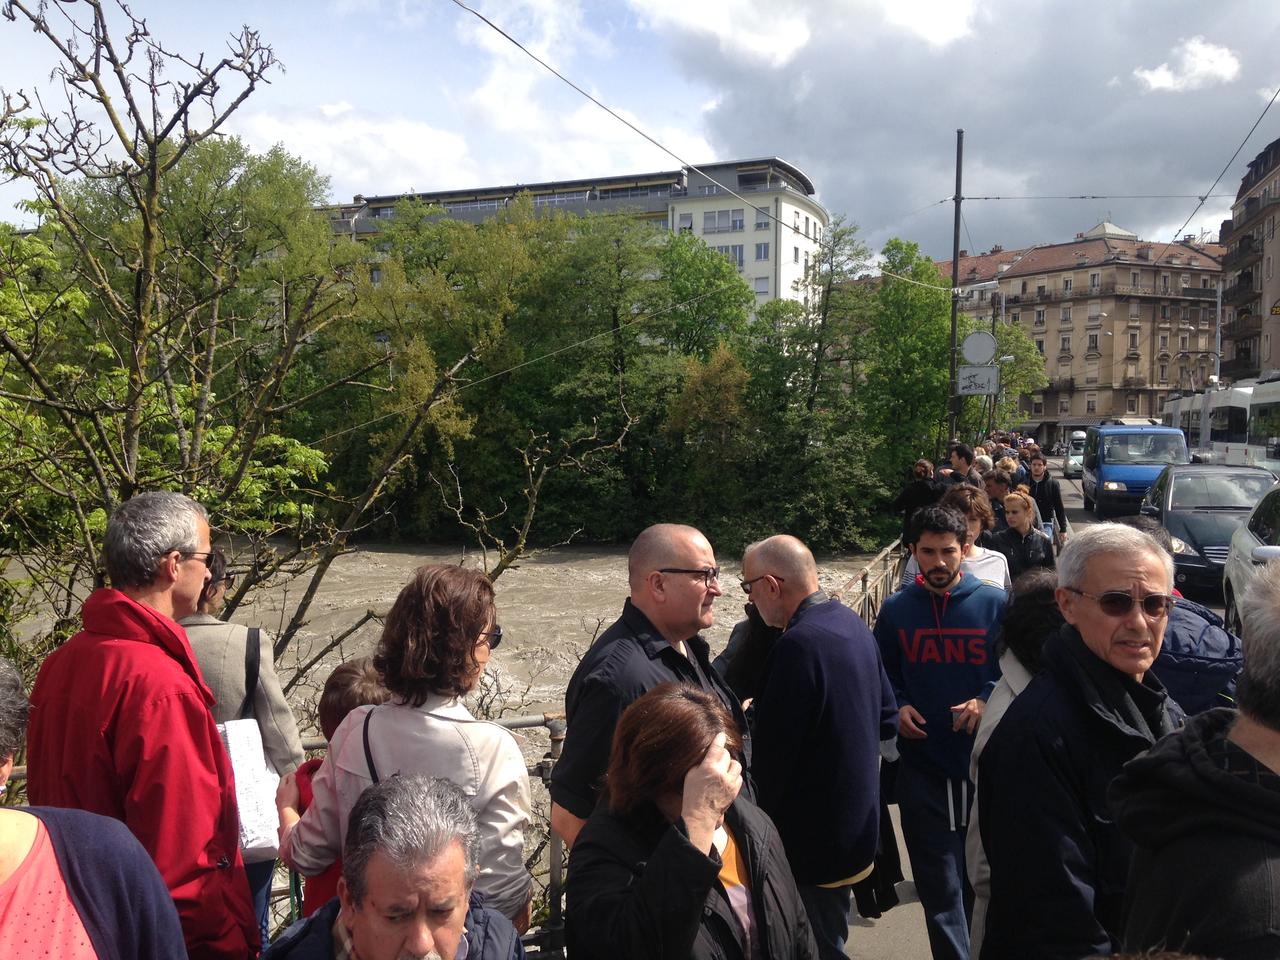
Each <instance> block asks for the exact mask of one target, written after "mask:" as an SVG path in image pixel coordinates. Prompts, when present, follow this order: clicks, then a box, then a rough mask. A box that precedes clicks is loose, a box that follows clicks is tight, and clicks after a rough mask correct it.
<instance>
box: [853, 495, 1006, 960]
mask: <svg viewBox="0 0 1280 960" xmlns="http://www.w3.org/2000/svg"><path fill="white" fill-rule="evenodd" d="M915 531H916V541H915V543H914V544H913V545H912V548H911V549H912V554H913V555H914V556H915V558H916V563H917V564H918V565H919V567H920V575H919V576H918V577H916V582H915V583H914V584H911V585H909V586H907V587H906V588H905V589H903V590H900V591H898V592H897V593H895V594H894V595H893V596H892V597H890V598H889V599H888V600H886V601H885V602H884V607H883V608H882V609H881V611H880V616H879V617H878V618H877V620H876V629H875V636H876V640H877V641H878V642H879V645H880V654H881V656H882V658H883V660H884V667H885V671H886V673H887V674H888V677H889V682H890V683H891V684H892V685H893V691H894V695H895V698H896V702H897V706H898V746H899V750H900V751H901V754H902V769H901V771H900V772H899V774H898V783H897V790H898V807H899V809H900V811H901V813H902V834H903V838H904V839H905V840H906V843H907V853H908V855H909V856H910V858H911V870H912V873H913V874H914V877H915V883H916V890H917V892H918V893H919V894H920V904H921V906H923V907H924V915H925V926H926V929H927V930H928V934H929V946H930V949H931V950H932V953H933V957H934V960H968V957H969V910H970V909H971V907H972V891H970V890H969V888H968V884H967V881H966V879H965V876H966V874H965V862H964V842H965V833H966V830H967V827H968V822H969V807H970V805H971V804H972V802H973V785H972V784H971V783H970V782H969V753H970V751H971V750H972V748H973V735H974V731H975V730H976V729H977V727H978V721H979V720H980V719H981V717H982V711H983V708H984V707H985V706H986V697H987V696H988V695H989V694H990V692H991V689H992V688H993V687H994V685H995V681H996V680H997V679H999V677H1000V668H999V665H998V664H997V662H996V658H995V656H994V651H993V649H992V644H993V643H994V640H995V634H996V631H997V629H998V627H999V623H1000V617H1001V615H1002V614H1003V613H1004V605H1005V592H1004V591H1003V590H1001V589H1000V588H998V587H993V586H989V585H987V584H985V583H983V582H982V581H980V580H978V579H977V578H976V577H973V576H971V575H967V574H964V573H963V572H962V571H961V569H960V560H961V557H962V555H963V550H964V545H965V541H966V540H967V539H968V535H969V531H968V525H967V524H966V523H965V518H964V517H963V516H961V515H960V514H959V513H958V512H956V511H955V510H951V509H948V508H946V507H939V506H933V507H925V508H924V509H923V510H920V511H919V512H918V513H917V514H916V516H915Z"/></svg>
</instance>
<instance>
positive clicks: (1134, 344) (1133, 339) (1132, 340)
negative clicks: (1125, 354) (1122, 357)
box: [1129, 330, 1138, 350]
mask: <svg viewBox="0 0 1280 960" xmlns="http://www.w3.org/2000/svg"><path fill="white" fill-rule="evenodd" d="M1129 349H1130V350H1137V349H1138V331H1137V330H1130V331H1129Z"/></svg>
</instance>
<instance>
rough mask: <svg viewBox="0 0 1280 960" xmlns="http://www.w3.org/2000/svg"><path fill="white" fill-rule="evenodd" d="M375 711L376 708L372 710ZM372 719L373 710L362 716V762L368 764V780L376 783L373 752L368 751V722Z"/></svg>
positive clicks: (376, 776)
mask: <svg viewBox="0 0 1280 960" xmlns="http://www.w3.org/2000/svg"><path fill="white" fill-rule="evenodd" d="M374 709H375V710H376V709H377V708H376V707H375V708H374ZM372 718H373V710H370V711H369V712H368V713H366V714H365V715H364V760H365V763H367V764H369V779H370V780H372V781H373V782H374V783H377V782H378V768H377V767H375V766H374V765H373V751H372V750H370V749H369V721H370V720H371V719H372Z"/></svg>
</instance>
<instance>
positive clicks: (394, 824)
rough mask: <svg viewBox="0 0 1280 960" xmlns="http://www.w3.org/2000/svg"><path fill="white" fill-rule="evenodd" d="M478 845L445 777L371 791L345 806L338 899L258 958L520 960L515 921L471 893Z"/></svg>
mask: <svg viewBox="0 0 1280 960" xmlns="http://www.w3.org/2000/svg"><path fill="white" fill-rule="evenodd" d="M479 842H480V840H479V835H478V831H477V828H476V815H475V813H474V812H473V811H472V809H471V804H470V803H469V802H468V801H467V798H466V796H465V795H464V794H463V792H462V790H461V789H460V788H459V787H457V786H456V785H454V784H453V783H450V782H449V781H448V780H444V779H441V778H438V777H436V778H428V777H400V776H396V777H388V778H387V779H386V780H382V781H381V782H379V783H375V784H373V786H371V787H369V788H368V789H366V790H365V792H364V793H362V794H360V799H359V800H357V801H356V805H355V806H354V807H352V808H351V818H350V821H349V823H348V827H347V842H346V845H345V846H344V847H343V849H342V878H341V879H340V880H339V881H338V896H337V897H335V898H334V899H333V900H330V901H329V903H328V904H326V905H325V906H324V907H322V908H321V909H320V910H319V911H317V912H316V913H314V914H312V915H311V916H310V917H308V918H307V919H306V920H302V921H299V922H298V923H296V924H294V925H293V926H292V927H290V928H289V929H288V930H286V931H285V932H284V934H282V935H281V937H280V939H279V940H277V941H276V942H275V943H274V944H272V945H271V947H270V948H269V949H268V950H267V952H266V953H264V954H263V960H354V958H358V960H399V958H400V957H408V956H411V957H418V956H423V957H425V956H433V957H434V956H439V957H441V958H442V960H455V958H458V957H466V958H468V960H523V958H524V946H523V945H522V944H521V943H520V937H519V935H518V934H517V933H516V928H515V927H513V926H512V925H511V921H510V920H508V919H507V918H506V917H504V916H503V915H502V914H500V913H498V912H497V911H496V910H491V909H489V908H487V907H485V906H484V905H483V903H482V901H480V900H479V899H478V898H477V897H476V896H475V895H474V891H473V889H472V888H473V886H474V884H475V879H476V874H477V872H478V871H479V866H478V859H477V858H478V846H479Z"/></svg>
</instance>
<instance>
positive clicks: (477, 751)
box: [276, 564, 532, 932]
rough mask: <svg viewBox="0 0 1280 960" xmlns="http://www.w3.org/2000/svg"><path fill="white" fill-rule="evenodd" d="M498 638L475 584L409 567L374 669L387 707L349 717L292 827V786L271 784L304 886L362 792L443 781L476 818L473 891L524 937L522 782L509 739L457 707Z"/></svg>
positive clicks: (442, 570)
mask: <svg viewBox="0 0 1280 960" xmlns="http://www.w3.org/2000/svg"><path fill="white" fill-rule="evenodd" d="M501 639H502V628H501V627H499V626H498V622H497V614H496V612H495V609H494V594H493V584H492V583H490V582H489V579H488V578H487V577H486V576H485V575H484V574H483V573H481V572H479V571H477V570H467V569H464V568H462V567H457V566H449V565H445V564H428V565H427V566H424V567H419V568H418V570H417V571H416V572H415V573H414V575H413V579H412V580H411V581H409V583H408V584H407V585H406V586H405V587H404V589H403V590H401V591H400V595H399V596H398V597H397V598H396V601H395V603H394V604H393V605H392V607H391V610H390V612H389V613H388V614H387V618H386V620H385V621H384V622H383V626H382V638H381V640H380V641H379V642H378V649H377V652H376V653H375V655H374V658H373V664H374V667H375V668H376V669H377V671H378V674H379V675H380V677H381V679H382V684H383V686H385V687H386V688H387V689H388V690H390V691H391V694H392V698H391V700H390V701H388V702H386V703H382V704H378V705H373V706H362V707H357V708H356V709H354V710H352V711H351V713H349V714H348V715H347V717H346V719H345V720H343V721H342V723H341V724H340V725H339V726H338V729H337V730H336V731H334V734H333V737H332V739H331V740H330V743H329V753H328V755H327V756H326V757H325V761H324V763H323V764H322V765H321V766H320V769H319V770H318V771H317V772H316V774H315V778H314V780H313V781H312V791H313V799H312V803H311V805H310V806H309V807H308V808H307V811H306V813H304V814H302V815H301V817H299V814H298V812H297V808H298V788H297V784H296V782H295V778H293V777H286V778H284V779H283V780H281V783H280V792H279V794H278V795H277V798H276V806H277V807H278V808H279V810H280V833H281V838H280V856H281V859H283V860H284V861H285V862H287V863H288V864H289V865H290V866H291V867H293V868H294V869H295V870H298V871H299V872H300V873H303V874H306V875H307V876H313V875H315V874H318V873H321V872H322V871H324V870H325V868H327V867H328V866H329V865H330V864H331V863H333V861H334V860H335V859H337V858H338V857H339V856H340V855H341V853H342V847H343V844H344V843H345V842H346V831H347V818H348V816H349V815H350V812H351V808H352V807H353V806H355V802H356V800H357V798H359V796H360V794H361V793H362V792H363V791H364V789H365V788H366V787H368V786H369V784H371V783H375V782H378V781H379V780H381V779H384V778H386V777H389V776H393V775H395V774H404V775H410V774H423V775H427V776H434V777H444V778H445V779H447V780H452V781H453V782H454V783H456V784H457V785H458V786H459V787H461V788H462V790H463V792H464V793H465V794H466V795H467V797H468V799H469V800H470V801H471V806H472V809H474V810H475V813H476V820H477V823H478V825H479V830H480V876H479V879H478V880H477V881H476V889H477V890H479V891H480V892H481V893H483V894H485V896H486V900H487V903H488V905H489V906H491V907H493V908H494V909H495V910H497V911H498V912H499V913H502V914H505V915H506V916H507V917H509V918H510V919H511V920H512V921H513V922H514V923H515V925H516V927H517V928H519V929H520V930H521V931H522V932H523V930H524V929H526V928H527V927H528V922H529V918H528V910H529V896H530V889H531V886H532V880H531V879H530V877H529V874H528V871H526V870H525V868H524V830H525V828H526V827H527V826H528V823H529V819H530V800H529V775H528V773H527V772H526V770H525V763H524V758H523V757H522V756H521V753H520V748H519V746H517V744H516V741H515V738H514V737H513V736H512V735H511V732H510V731H509V730H506V729H505V728H503V727H501V726H499V725H498V724H496V723H490V722H489V721H487V720H477V719H476V718H475V717H473V716H472V715H471V713H470V711H468V710H467V708H466V707H465V706H464V705H463V703H462V698H463V697H464V696H465V695H466V694H468V693H470V692H471V690H472V689H473V688H474V687H475V685H476V683H477V681H479V679H480V675H481V674H482V673H483V672H484V667H485V664H486V663H488V662H489V655H490V653H491V651H492V650H493V648H494V647H496V646H497V645H498V643H499V641H500V640H501Z"/></svg>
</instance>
